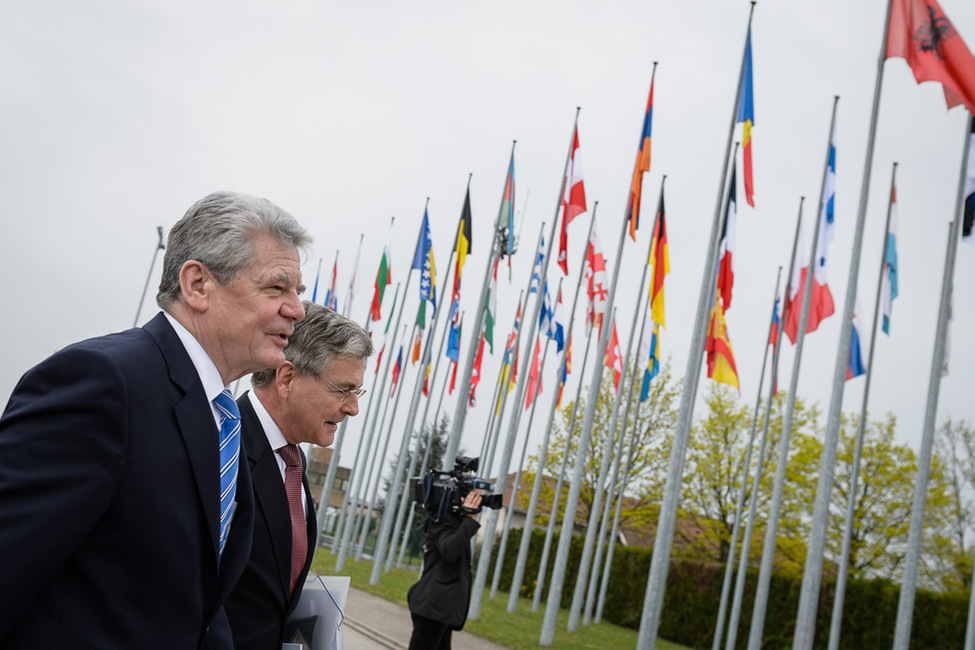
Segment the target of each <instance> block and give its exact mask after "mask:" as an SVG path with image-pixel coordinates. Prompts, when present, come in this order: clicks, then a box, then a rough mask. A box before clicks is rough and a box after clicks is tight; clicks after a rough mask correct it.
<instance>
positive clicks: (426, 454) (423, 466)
mask: <svg viewBox="0 0 975 650" xmlns="http://www.w3.org/2000/svg"><path fill="white" fill-rule="evenodd" d="M459 320H460V322H461V323H462V322H463V320H464V312H461V313H460V315H459ZM445 338H446V337H445ZM442 347H443V345H441V348H442ZM440 354H443V350H442V349H441V352H440ZM432 378H433V381H434V382H436V379H437V377H436V372H434V374H433V375H432ZM448 383H450V373H449V372H448V373H446V374H445V375H444V378H443V384H442V385H441V386H440V397H439V398H438V399H437V408H436V409H435V410H434V412H433V423H432V424H431V425H430V436H429V437H428V438H427V445H426V448H425V449H424V450H423V460H422V461H421V462H420V472H419V474H417V476H419V477H421V478H422V477H423V476H425V475H426V473H427V466H428V463H429V461H430V452H431V451H432V449H433V436H434V434H435V433H436V430H437V416H438V415H440V407H441V406H443V396H444V393H446V392H447V384H448ZM429 404H430V402H429V401H428V402H427V405H428V406H429ZM426 418H427V412H426V409H424V412H423V422H424V424H426ZM421 431H422V429H421ZM415 513H416V508H409V516H408V517H407V518H406V530H405V531H404V532H403V543H402V544H401V545H400V550H399V557H397V559H396V567H397V568H402V566H403V556H404V555H406V547H407V546H408V544H409V540H410V530H412V528H413V517H414V515H415Z"/></svg>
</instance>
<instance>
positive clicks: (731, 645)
mask: <svg viewBox="0 0 975 650" xmlns="http://www.w3.org/2000/svg"><path fill="white" fill-rule="evenodd" d="M805 201H806V197H804V196H800V197H799V214H798V215H797V216H796V234H795V236H794V237H793V238H792V255H791V256H790V257H789V275H788V276H787V277H786V280H785V292H784V293H783V294H782V295H783V298H782V314H781V315H780V317H779V333H778V335H777V336H776V337H775V344H774V345H773V347H772V372H771V375H770V379H771V381H770V382H769V387H768V392H767V393H766V395H767V397H766V400H765V414H764V416H763V418H762V435H761V437H760V438H759V441H758V450H759V452H758V460H757V461H756V463H755V474H754V476H753V478H752V496H751V499H750V500H749V503H748V521H747V522H746V523H745V534H744V535H743V536H742V538H741V539H742V542H741V551H740V555H739V559H738V575H737V576H735V595H734V599H733V600H732V602H731V617H730V619H729V622H728V636H727V638H726V639H725V650H734V649H735V647H736V641H737V639H738V621H739V619H740V618H741V603H742V600H743V599H744V595H745V578H746V573H747V570H748V558H749V555H750V551H751V547H752V532H753V531H754V529H755V516H756V515H757V513H758V491H759V489H760V486H761V484H762V476H763V474H764V473H765V461H766V456H767V455H768V453H769V452H770V450H768V449H767V447H768V429H769V422H770V420H771V416H772V400H773V399H774V398H775V395H776V383H777V380H778V376H779V357H781V356H782V334H783V332H784V330H785V327H784V324H785V314H786V309H788V306H789V302H788V300H789V296H790V295H792V273H793V270H794V269H795V265H796V250H797V249H798V247H799V232H800V230H801V228H802V206H803V204H804V203H805ZM770 338H771V337H770Z"/></svg>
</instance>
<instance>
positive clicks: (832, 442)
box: [793, 0, 900, 650]
mask: <svg viewBox="0 0 975 650" xmlns="http://www.w3.org/2000/svg"><path fill="white" fill-rule="evenodd" d="M891 4H892V0H891V2H888V3H887V16H886V19H885V20H884V35H883V40H882V41H881V44H880V53H879V55H878V58H877V80H876V83H875V84H874V89H873V103H872V105H871V111H870V127H869V128H868V130H867V151H866V158H865V160H864V163H863V176H862V178H861V186H860V202H859V205H858V207H857V220H856V226H855V229H854V234H853V247H852V250H851V255H850V272H849V275H848V277H847V285H846V300H845V302H844V305H843V319H842V320H841V321H840V341H839V345H838V346H837V350H836V365H835V367H834V372H833V394H832V396H831V398H830V405H829V412H828V415H827V418H826V435H825V438H824V440H823V452H822V455H821V457H820V459H821V460H820V475H819V482H818V484H817V487H816V501H815V505H814V507H813V521H812V531H811V533H810V538H809V546H808V553H807V556H806V566H805V569H804V571H803V576H802V590H801V592H800V595H799V611H798V613H797V620H796V629H795V636H794V637H793V649H794V650H800V649H803V648H811V647H812V643H813V636H814V634H815V624H816V607H817V604H818V602H817V601H818V595H819V586H820V582H821V580H822V567H823V563H822V559H823V558H822V556H820V557H819V558H812V555H813V553H814V552H821V551H822V549H824V548H825V537H826V527H827V525H828V519H829V512H828V510H829V501H830V489H831V487H832V478H833V465H834V464H835V461H836V446H837V441H838V438H839V428H840V417H841V415H842V409H843V382H844V381H845V378H846V366H847V364H848V363H849V360H850V338H851V331H850V326H851V323H852V320H853V307H854V304H855V300H856V286H857V277H858V275H859V272H860V251H861V249H862V247H863V229H864V223H865V222H866V216H867V199H868V197H869V195H870V174H871V171H872V169H873V151H874V142H875V139H876V135H877V116H878V113H879V109H880V89H881V86H882V85H883V78H884V61H885V59H886V56H887V37H888V35H889V32H890V11H891ZM824 479H826V480H825V481H824ZM899 618H900V617H898V620H899ZM895 645H896V642H895Z"/></svg>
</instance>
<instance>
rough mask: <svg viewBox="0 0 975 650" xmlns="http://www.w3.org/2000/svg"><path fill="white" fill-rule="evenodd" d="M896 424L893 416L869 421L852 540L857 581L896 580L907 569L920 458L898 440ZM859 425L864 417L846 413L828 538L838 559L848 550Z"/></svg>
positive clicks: (852, 569)
mask: <svg viewBox="0 0 975 650" xmlns="http://www.w3.org/2000/svg"><path fill="white" fill-rule="evenodd" d="M896 424H897V420H896V418H895V417H894V416H893V415H892V414H888V415H887V419H886V420H884V421H877V422H867V424H866V427H865V428H864V432H863V451H862V454H861V459H860V471H859V476H858V479H857V486H856V500H855V502H854V503H855V506H854V512H853V530H852V536H851V538H850V557H849V575H850V577H851V578H861V579H862V578H877V577H880V578H886V579H892V578H893V577H894V575H895V574H896V573H897V572H898V571H899V570H900V569H901V568H902V563H903V561H904V553H905V546H904V545H905V542H906V540H907V531H908V528H909V527H910V521H911V500H912V498H913V494H914V478H915V475H916V474H917V456H916V454H915V453H914V451H913V450H912V449H910V448H909V447H908V446H906V445H898V444H896V443H895V442H894V431H895V428H896ZM858 426H859V416H857V415H852V414H850V415H848V414H843V416H842V420H841V425H840V440H839V446H838V449H837V454H836V468H835V470H834V472H833V493H832V499H831V502H830V526H829V537H828V539H827V549H828V551H829V553H830V554H831V555H832V557H833V558H834V559H838V558H839V557H840V552H841V549H842V543H843V529H844V526H845V521H846V511H847V507H848V505H849V499H850V491H851V481H850V479H851V477H852V472H853V453H854V450H855V444H856V431H857V427H858Z"/></svg>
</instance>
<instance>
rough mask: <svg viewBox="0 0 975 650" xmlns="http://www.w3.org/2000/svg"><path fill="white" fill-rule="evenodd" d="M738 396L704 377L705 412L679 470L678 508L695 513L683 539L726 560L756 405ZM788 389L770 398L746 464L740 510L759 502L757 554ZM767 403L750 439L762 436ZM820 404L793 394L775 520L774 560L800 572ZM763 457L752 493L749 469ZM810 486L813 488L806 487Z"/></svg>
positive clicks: (700, 553)
mask: <svg viewBox="0 0 975 650" xmlns="http://www.w3.org/2000/svg"><path fill="white" fill-rule="evenodd" d="M739 402H740V398H739V397H738V395H737V393H736V392H735V391H733V390H732V389H730V388H728V387H726V386H724V385H721V384H717V383H709V385H708V388H707V389H706V393H705V396H704V405H705V407H706V409H707V410H706V412H705V414H704V416H703V417H702V418H701V419H700V420H699V421H698V422H697V423H696V424H695V425H694V427H693V429H692V431H691V439H690V440H689V442H688V452H687V464H686V467H685V470H684V488H683V492H682V502H681V503H682V507H683V508H685V509H686V512H685V513H683V515H682V516H684V517H694V523H695V525H694V526H690V527H688V528H687V530H686V531H685V530H681V529H678V534H680V535H681V536H682V538H683V543H684V544H685V545H686V546H687V547H688V548H690V549H692V550H693V552H694V554H696V555H697V556H699V557H710V558H713V559H715V560H717V561H722V562H723V561H725V560H726V559H727V555H728V552H729V551H730V543H731V532H732V529H733V527H734V520H735V509H736V508H737V504H738V498H739V494H740V491H741V486H742V480H743V471H742V470H743V467H744V463H745V456H746V455H747V450H748V448H747V446H748V443H749V437H750V433H751V423H752V421H753V411H752V410H751V409H749V408H748V407H747V406H744V405H740V404H739ZM785 404H786V400H785V394H784V393H779V394H778V396H777V397H775V398H774V399H773V401H772V412H771V414H770V416H769V433H768V439H767V441H766V445H765V448H764V449H763V450H758V449H753V451H752V457H751V467H749V468H748V476H747V483H746V499H745V510H744V512H743V516H745V513H747V512H748V509H749V508H750V507H751V503H752V499H755V500H756V503H757V507H758V511H757V513H756V521H757V522H759V526H758V527H757V529H756V533H757V534H756V535H755V538H754V539H753V540H752V544H751V548H750V551H749V553H750V556H751V557H753V558H754V559H755V560H757V559H758V558H759V557H760V554H761V552H762V541H761V534H762V533H761V530H760V526H761V522H763V521H764V519H765V517H766V516H767V513H768V507H769V501H770V499H771V496H772V488H773V485H774V479H775V468H776V465H777V463H778V454H779V451H778V449H779V444H780V442H781V439H782V423H783V413H782V408H783V407H784V406H785ZM764 414H765V413H764V405H763V406H761V407H760V410H759V413H758V419H757V420H755V422H756V433H755V442H754V444H755V445H756V446H757V445H758V443H759V442H760V440H761V426H762V422H763V418H764ZM818 416H819V410H818V407H817V406H816V405H813V406H812V407H809V408H807V407H806V405H805V403H804V402H803V400H801V399H796V403H795V407H794V410H793V433H792V436H791V441H790V444H789V463H788V466H787V468H786V483H785V486H784V491H783V501H782V510H781V515H780V518H779V535H778V537H779V539H778V542H777V548H778V553H777V560H776V562H777V564H779V565H780V566H781V565H783V564H786V565H789V566H792V567H793V569H794V570H798V571H800V572H801V571H802V563H803V562H804V559H805V556H804V550H803V549H804V544H802V543H796V540H804V539H805V535H804V533H805V532H806V530H807V529H808V520H809V515H810V514H811V508H812V501H813V497H814V494H813V492H814V490H815V481H814V479H813V477H814V476H815V472H816V469H817V468H818V460H819V449H820V448H821V447H820V446H819V442H818V440H817V438H816V427H817V421H818ZM758 462H762V463H763V467H764V469H763V474H762V480H761V483H760V486H759V490H758V494H752V492H753V491H752V489H751V486H752V483H753V480H754V469H755V465H756V463H758ZM810 485H811V487H810Z"/></svg>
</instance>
